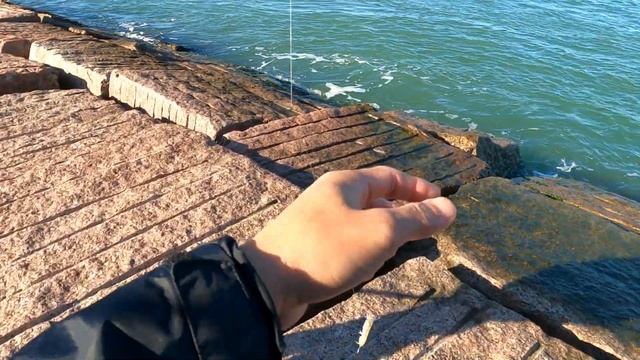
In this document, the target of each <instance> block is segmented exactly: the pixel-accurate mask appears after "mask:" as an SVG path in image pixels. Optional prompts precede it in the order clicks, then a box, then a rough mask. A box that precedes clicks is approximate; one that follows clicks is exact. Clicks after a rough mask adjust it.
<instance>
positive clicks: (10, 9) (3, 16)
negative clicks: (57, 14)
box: [0, 2, 40, 22]
mask: <svg viewBox="0 0 640 360" xmlns="http://www.w3.org/2000/svg"><path fill="white" fill-rule="evenodd" d="M37 21H40V19H39V18H38V15H37V14H36V13H35V12H33V11H30V10H25V9H22V8H20V7H18V6H15V5H11V4H7V3H5V2H0V22H37Z"/></svg>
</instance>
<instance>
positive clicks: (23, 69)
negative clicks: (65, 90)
mask: <svg viewBox="0 0 640 360" xmlns="http://www.w3.org/2000/svg"><path fill="white" fill-rule="evenodd" d="M58 75H59V70H57V69H54V68H51V67H48V66H44V65H41V64H37V63H34V62H30V61H28V60H25V59H23V58H20V57H17V56H13V55H8V54H2V53H0V95H5V94H11V93H17V92H28V91H33V90H51V89H58V88H60V85H59V84H58Z"/></svg>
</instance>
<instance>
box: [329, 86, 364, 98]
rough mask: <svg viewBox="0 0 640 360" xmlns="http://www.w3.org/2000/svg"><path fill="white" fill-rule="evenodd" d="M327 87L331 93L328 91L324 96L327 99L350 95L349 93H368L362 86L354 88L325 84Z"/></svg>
mask: <svg viewBox="0 0 640 360" xmlns="http://www.w3.org/2000/svg"><path fill="white" fill-rule="evenodd" d="M324 85H325V86H326V87H328V88H329V91H327V92H326V93H325V94H324V96H325V97H326V98H327V99H331V98H332V97H335V96H338V95H348V94H349V93H365V92H367V90H366V89H363V88H362V87H360V85H354V86H338V85H336V84H334V83H330V82H328V83H326V84H324Z"/></svg>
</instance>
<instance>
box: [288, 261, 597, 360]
mask: <svg viewBox="0 0 640 360" xmlns="http://www.w3.org/2000/svg"><path fill="white" fill-rule="evenodd" d="M409 253H411V251H409ZM367 316H375V318H376V320H375V321H374V322H373V326H372V327H371V331H370V332H369V335H368V339H367V342H366V344H365V345H364V346H363V347H362V348H361V349H360V351H359V352H357V349H358V345H357V344H356V342H357V341H358V339H359V337H360V331H361V329H362V328H363V325H364V322H365V319H366V317H367ZM285 341H286V343H287V351H286V353H285V358H288V359H348V358H349V359H350V358H356V359H422V358H435V359H558V360H559V359H589V358H590V357H588V356H587V355H585V354H583V353H582V352H580V351H578V350H576V349H574V348H572V347H570V346H569V345H567V344H565V343H563V342H561V341H559V340H557V339H554V338H551V337H549V336H547V335H546V334H545V333H544V332H543V331H542V330H541V329H540V328H539V327H538V326H537V325H536V324H534V323H532V322H531V321H529V320H527V319H526V318H524V317H522V316H521V315H519V314H517V313H515V312H513V311H511V310H509V309H507V308H504V307H502V306H501V305H499V304H497V303H495V302H493V301H490V300H489V299H487V298H486V297H485V296H483V295H482V294H481V293H479V292H478V291H476V290H474V289H472V288H470V287H469V286H467V285H465V284H463V283H461V282H460V281H459V280H458V279H456V278H455V277H454V276H453V275H452V274H451V273H450V272H448V271H447V268H446V267H444V266H443V263H442V262H441V261H440V260H435V261H430V260H427V259H426V258H424V257H416V258H412V259H409V260H408V261H406V262H404V263H402V264H400V265H399V266H398V267H397V268H395V269H393V270H391V271H390V272H388V273H386V274H384V275H382V276H380V277H378V278H376V279H375V280H373V281H371V282H370V283H368V284H366V285H364V286H363V287H362V288H361V289H358V290H357V291H356V292H355V293H354V294H353V296H351V297H350V298H349V299H347V300H346V301H344V302H341V303H339V304H337V305H336V306H334V307H332V308H330V309H328V310H326V311H324V312H321V313H320V314H318V315H317V316H315V317H313V318H311V319H310V320H308V321H306V322H304V323H302V324H300V325H298V326H297V327H295V328H294V329H292V330H291V331H289V332H288V333H287V334H286V336H285Z"/></svg>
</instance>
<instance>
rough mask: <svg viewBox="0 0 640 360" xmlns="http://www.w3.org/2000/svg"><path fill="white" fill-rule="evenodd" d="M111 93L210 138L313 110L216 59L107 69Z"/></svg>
mask: <svg viewBox="0 0 640 360" xmlns="http://www.w3.org/2000/svg"><path fill="white" fill-rule="evenodd" d="M109 94H110V96H112V97H114V98H116V99H118V100H120V101H122V102H124V103H126V104H128V105H131V106H133V107H138V108H142V109H144V110H145V111H146V112H147V113H148V114H150V115H152V116H153V117H154V118H158V119H160V118H165V119H169V120H171V121H173V122H175V123H177V124H179V125H182V126H185V127H188V128H190V129H192V130H195V131H198V132H200V133H203V134H205V135H208V136H209V137H211V138H216V137H217V136H218V135H219V133H223V132H226V131H229V130H233V129H236V128H239V129H243V128H246V127H248V126H250V125H254V124H257V123H260V122H268V121H271V120H275V119H279V118H283V117H288V116H291V115H294V114H300V113H305V112H309V111H313V110H316V107H314V106H312V105H309V104H306V103H303V102H300V101H297V100H296V101H294V103H293V104H291V103H290V100H289V97H288V96H286V95H285V94H284V93H281V92H279V91H277V90H273V89H270V88H268V87H266V86H265V85H263V84H262V83H260V82H258V81H255V80H253V79H251V78H249V77H246V76H244V75H242V74H240V73H234V72H229V71H227V70H226V69H225V68H224V67H221V66H217V65H215V64H183V66H182V67H181V68H179V69H172V70H169V69H167V70H162V71H160V70H149V69H145V68H139V69H122V70H117V71H114V72H113V73H111V78H110V86H109Z"/></svg>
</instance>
